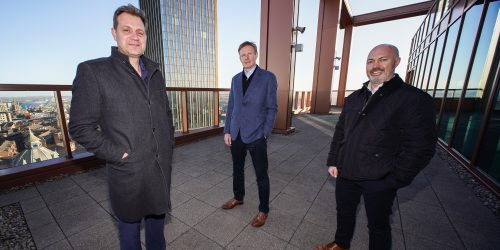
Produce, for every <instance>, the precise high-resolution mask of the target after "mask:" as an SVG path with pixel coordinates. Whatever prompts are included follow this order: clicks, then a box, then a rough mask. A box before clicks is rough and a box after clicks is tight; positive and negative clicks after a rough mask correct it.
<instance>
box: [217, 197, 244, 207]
mask: <svg viewBox="0 0 500 250" xmlns="http://www.w3.org/2000/svg"><path fill="white" fill-rule="evenodd" d="M241 204H243V201H239V200H236V199H230V200H229V201H227V202H226V203H224V205H222V209H232V208H234V207H236V206H238V205H241Z"/></svg>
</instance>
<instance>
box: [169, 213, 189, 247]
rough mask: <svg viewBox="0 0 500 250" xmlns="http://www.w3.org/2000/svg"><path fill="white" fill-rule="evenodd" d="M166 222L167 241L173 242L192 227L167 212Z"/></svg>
mask: <svg viewBox="0 0 500 250" xmlns="http://www.w3.org/2000/svg"><path fill="white" fill-rule="evenodd" d="M165 220H166V224H165V231H164V235H165V240H166V241H167V243H172V242H173V241H175V240H176V239H177V238H178V237H179V236H181V235H182V234H184V233H185V232H187V231H188V230H189V229H190V227H189V226H188V225H186V224H184V223H182V221H180V220H178V219H176V218H175V217H173V216H171V215H169V214H167V217H166V218H165Z"/></svg>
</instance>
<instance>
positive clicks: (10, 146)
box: [0, 141, 17, 158]
mask: <svg viewBox="0 0 500 250" xmlns="http://www.w3.org/2000/svg"><path fill="white" fill-rule="evenodd" d="M16 154H17V147H16V142H15V141H4V142H3V143H2V144H0V158H10V157H12V156H14V155H16Z"/></svg>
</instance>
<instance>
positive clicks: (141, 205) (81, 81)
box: [69, 47, 174, 222]
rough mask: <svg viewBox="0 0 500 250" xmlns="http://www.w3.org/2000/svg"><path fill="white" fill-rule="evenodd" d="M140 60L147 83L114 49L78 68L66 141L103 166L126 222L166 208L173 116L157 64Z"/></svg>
mask: <svg viewBox="0 0 500 250" xmlns="http://www.w3.org/2000/svg"><path fill="white" fill-rule="evenodd" d="M141 59H142V61H143V62H144V65H145V67H146V69H147V71H148V84H145V83H144V81H142V79H141V78H140V76H139V75H138V74H137V73H136V72H135V71H134V69H133V68H132V66H131V65H130V63H129V61H128V57H127V56H125V55H123V54H122V53H120V52H119V51H118V49H117V48H116V47H112V49H111V56H110V57H106V58H100V59H95V60H90V61H86V62H83V63H81V64H80V65H78V69H77V73H76V77H75V80H74V82H73V97H72V101H71V110H70V122H69V132H70V135H71V137H72V138H73V139H74V140H75V141H77V142H78V143H80V144H81V145H83V146H84V147H85V148H86V149H87V150H88V151H89V152H92V153H94V154H95V155H96V156H97V157H98V158H100V159H103V160H105V161H106V167H107V173H108V184H109V193H110V201H111V206H112V209H113V211H114V213H115V214H116V216H117V217H118V218H119V219H120V220H123V221H127V222H135V221H138V220H141V218H143V217H144V216H146V215H152V214H163V213H166V212H167V211H169V210H170V208H171V204H170V183H171V172H172V152H173V145H174V128H173V124H172V113H171V110H170V107H169V102H168V98H167V95H166V92H165V80H164V78H163V76H162V73H161V71H160V70H159V67H158V64H157V63H154V62H153V61H151V60H149V59H148V58H146V57H144V56H143V57H142V58H141ZM125 152H127V153H128V154H129V156H128V157H126V158H124V159H122V156H123V154H124V153H125Z"/></svg>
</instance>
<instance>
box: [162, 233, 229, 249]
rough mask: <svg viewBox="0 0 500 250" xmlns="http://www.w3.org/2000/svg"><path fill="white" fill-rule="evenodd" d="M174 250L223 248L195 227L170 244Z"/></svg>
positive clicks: (170, 247)
mask: <svg viewBox="0 0 500 250" xmlns="http://www.w3.org/2000/svg"><path fill="white" fill-rule="evenodd" d="M169 249H172V250H177V249H179V250H181V249H182V250H188V249H189V250H221V249H223V248H222V247H221V246H219V245H217V243H215V242H214V241H212V240H210V239H209V238H208V237H206V236H204V235H202V234H201V233H199V232H197V231H196V230H194V229H191V230H189V231H187V232H186V233H185V234H183V235H182V236H180V237H179V238H177V239H176V240H175V241H174V242H172V243H171V244H170V245H169Z"/></svg>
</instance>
